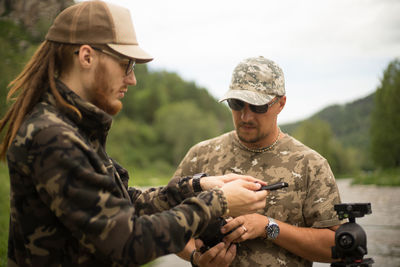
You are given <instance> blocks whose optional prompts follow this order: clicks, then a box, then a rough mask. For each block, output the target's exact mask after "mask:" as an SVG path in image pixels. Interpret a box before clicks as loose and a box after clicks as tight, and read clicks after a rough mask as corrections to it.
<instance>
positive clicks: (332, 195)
mask: <svg viewBox="0 0 400 267" xmlns="http://www.w3.org/2000/svg"><path fill="white" fill-rule="evenodd" d="M199 172H206V173H208V174H209V175H223V174H227V173H237V174H248V175H251V176H254V177H256V178H259V179H262V180H264V181H266V182H267V183H268V184H272V183H277V182H287V183H288V184H289V187H287V188H284V189H280V190H276V191H270V192H269V194H268V197H267V200H266V201H267V204H266V207H265V209H264V210H260V211H259V213H260V214H262V215H265V216H269V217H272V218H275V219H277V220H280V221H283V222H287V223H289V224H291V225H295V226H298V227H315V228H325V227H330V226H334V225H338V224H340V222H339V220H338V217H337V215H336V212H335V211H334V204H338V203H340V197H339V192H338V188H337V186H336V182H335V178H334V176H333V174H332V172H331V169H330V167H329V165H328V163H327V161H326V160H325V159H324V158H323V157H321V156H320V155H319V154H318V153H317V152H315V151H313V150H311V149H310V148H308V147H306V146H304V145H303V144H301V143H300V142H298V141H297V140H295V139H294V138H293V137H290V136H289V135H284V137H283V138H282V139H280V140H279V141H278V143H277V145H276V146H275V147H274V148H273V149H272V150H270V151H266V152H261V153H257V152H249V151H247V150H244V149H243V148H242V147H241V145H240V144H239V141H238V139H237V136H236V133H235V132H234V131H232V132H230V133H226V134H224V135H222V136H220V137H217V138H214V139H211V140H208V141H204V142H201V143H199V144H197V145H195V146H194V147H192V148H191V149H190V150H189V152H188V153H187V154H186V156H185V158H184V159H183V161H182V162H181V163H180V165H179V168H178V169H177V171H176V173H175V174H174V177H179V176H181V175H190V174H193V173H199ZM232 266H240V267H245V266H251V267H253V266H288V267H299V266H312V263H311V262H309V261H307V260H305V259H302V258H300V257H298V256H296V255H294V254H292V253H291V252H289V251H287V250H285V249H283V248H281V247H279V246H277V245H275V244H274V243H273V242H271V241H267V240H263V239H261V238H257V239H252V240H247V241H245V242H242V243H240V244H239V247H238V250H237V255H236V258H235V260H234V262H233V263H232Z"/></svg>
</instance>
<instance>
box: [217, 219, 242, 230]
mask: <svg viewBox="0 0 400 267" xmlns="http://www.w3.org/2000/svg"><path fill="white" fill-rule="evenodd" d="M243 223H244V217H243V216H239V217H236V218H235V219H231V220H229V221H228V220H226V224H225V225H224V226H222V227H221V233H223V234H226V233H228V232H230V231H231V230H234V229H236V228H238V227H239V226H240V225H242V224H243Z"/></svg>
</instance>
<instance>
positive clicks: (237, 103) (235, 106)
mask: <svg viewBox="0 0 400 267" xmlns="http://www.w3.org/2000/svg"><path fill="white" fill-rule="evenodd" d="M279 98H280V96H278V97H276V99H275V100H274V101H273V102H271V103H268V104H265V105H260V106H258V105H251V104H249V108H250V110H251V111H252V112H254V113H258V114H262V113H265V112H267V111H268V108H269V107H270V106H272V105H273V104H275V103H276V102H278V100H279ZM228 105H229V107H230V108H231V109H232V110H235V111H240V110H242V109H243V108H244V105H245V102H243V101H242V100H239V99H234V98H229V99H228Z"/></svg>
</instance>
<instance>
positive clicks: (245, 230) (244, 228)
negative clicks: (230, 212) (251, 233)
mask: <svg viewBox="0 0 400 267" xmlns="http://www.w3.org/2000/svg"><path fill="white" fill-rule="evenodd" d="M242 228H243V231H244V232H245V233H246V232H247V228H246V227H244V225H242Z"/></svg>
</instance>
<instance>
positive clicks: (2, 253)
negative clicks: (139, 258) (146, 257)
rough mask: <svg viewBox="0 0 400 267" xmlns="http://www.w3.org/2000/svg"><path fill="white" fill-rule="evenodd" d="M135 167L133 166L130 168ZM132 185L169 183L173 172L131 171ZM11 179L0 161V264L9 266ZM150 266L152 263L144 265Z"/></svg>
mask: <svg viewBox="0 0 400 267" xmlns="http://www.w3.org/2000/svg"><path fill="white" fill-rule="evenodd" d="M129 169H131V170H132V169H133V168H128V170H129ZM130 176H131V179H130V183H129V184H130V185H131V186H133V185H134V186H159V185H165V184H167V183H168V181H169V179H170V178H171V176H172V170H171V174H165V173H164V174H160V173H159V172H156V171H154V170H136V169H135V171H130ZM9 217H10V179H9V176H8V168H7V166H6V164H5V163H4V162H0V266H7V246H8V226H9V225H8V224H9V220H10V218H9ZM143 266H147V267H150V266H151V263H149V264H146V265H143Z"/></svg>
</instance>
